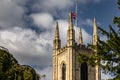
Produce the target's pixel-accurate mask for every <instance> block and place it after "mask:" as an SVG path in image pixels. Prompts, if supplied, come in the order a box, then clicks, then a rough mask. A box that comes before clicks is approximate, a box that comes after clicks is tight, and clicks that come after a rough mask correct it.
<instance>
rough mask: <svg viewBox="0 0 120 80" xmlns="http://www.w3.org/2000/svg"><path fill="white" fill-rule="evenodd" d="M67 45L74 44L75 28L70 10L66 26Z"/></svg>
mask: <svg viewBox="0 0 120 80" xmlns="http://www.w3.org/2000/svg"><path fill="white" fill-rule="evenodd" d="M67 36H68V46H74V44H75V30H74V27H73V19H72V12H71V13H70V14H69V27H68V32H67Z"/></svg>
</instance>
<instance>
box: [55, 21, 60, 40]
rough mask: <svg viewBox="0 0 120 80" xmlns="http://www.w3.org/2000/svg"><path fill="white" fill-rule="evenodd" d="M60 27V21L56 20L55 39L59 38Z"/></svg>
mask: <svg viewBox="0 0 120 80" xmlns="http://www.w3.org/2000/svg"><path fill="white" fill-rule="evenodd" d="M59 38H60V36H59V28H58V22H56V31H55V39H59Z"/></svg>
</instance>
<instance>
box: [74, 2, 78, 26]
mask: <svg viewBox="0 0 120 80" xmlns="http://www.w3.org/2000/svg"><path fill="white" fill-rule="evenodd" d="M75 13H76V21H75V26H76V27H78V25H77V17H78V13H77V1H76V4H75Z"/></svg>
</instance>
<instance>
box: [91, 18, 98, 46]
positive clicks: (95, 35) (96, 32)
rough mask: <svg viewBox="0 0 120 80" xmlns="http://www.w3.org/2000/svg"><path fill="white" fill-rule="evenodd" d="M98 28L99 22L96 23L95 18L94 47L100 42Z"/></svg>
mask: <svg viewBox="0 0 120 80" xmlns="http://www.w3.org/2000/svg"><path fill="white" fill-rule="evenodd" d="M97 29H98V27H97V22H96V18H94V26H93V41H92V42H93V45H97V41H98V30H97Z"/></svg>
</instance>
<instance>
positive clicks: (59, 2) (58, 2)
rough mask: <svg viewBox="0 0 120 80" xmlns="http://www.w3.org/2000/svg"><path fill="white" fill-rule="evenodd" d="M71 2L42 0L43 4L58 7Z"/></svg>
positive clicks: (66, 0) (65, 5) (61, 7)
mask: <svg viewBox="0 0 120 80" xmlns="http://www.w3.org/2000/svg"><path fill="white" fill-rule="evenodd" d="M71 4H72V0H69V1H68V0H44V2H43V5H46V6H48V7H53V8H55V7H57V8H60V9H63V8H66V7H69V6H70V5H71Z"/></svg>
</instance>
